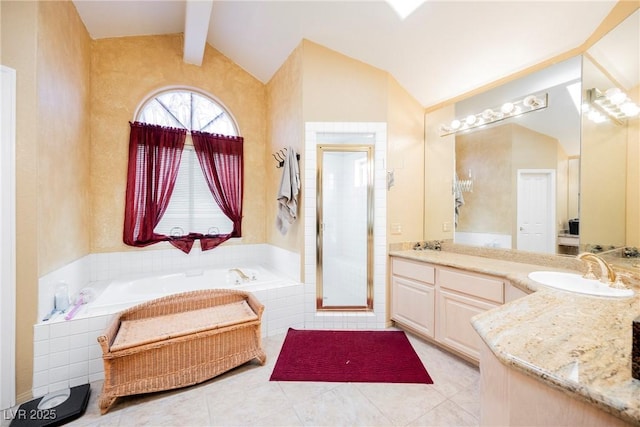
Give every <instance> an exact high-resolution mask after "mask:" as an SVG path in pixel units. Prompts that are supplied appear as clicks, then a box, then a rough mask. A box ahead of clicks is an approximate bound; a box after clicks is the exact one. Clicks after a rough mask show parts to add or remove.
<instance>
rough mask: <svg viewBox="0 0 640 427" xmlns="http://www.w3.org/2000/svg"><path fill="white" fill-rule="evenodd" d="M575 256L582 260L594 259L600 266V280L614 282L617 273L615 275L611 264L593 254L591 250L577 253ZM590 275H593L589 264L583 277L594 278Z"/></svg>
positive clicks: (607, 282) (608, 282)
mask: <svg viewBox="0 0 640 427" xmlns="http://www.w3.org/2000/svg"><path fill="white" fill-rule="evenodd" d="M576 258H577V259H580V260H584V261H589V260H591V261H595V262H596V263H598V265H599V266H600V281H601V282H602V283H606V284H608V285H610V284H612V283H616V280H617V275H616V272H615V271H614V270H613V267H611V265H610V264H609V263H608V262H606V261H605V260H603V259H602V258H600V257H599V256H598V255H596V254H593V253H591V252H582V253H580V254H578V255H577V256H576ZM592 276H593V272H592V271H591V265H589V271H588V272H587V274H585V276H584V277H585V278H586V279H592V278H594V277H592Z"/></svg>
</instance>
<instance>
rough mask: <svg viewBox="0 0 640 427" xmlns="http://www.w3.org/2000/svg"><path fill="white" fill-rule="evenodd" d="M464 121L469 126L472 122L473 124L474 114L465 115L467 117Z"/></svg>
mask: <svg viewBox="0 0 640 427" xmlns="http://www.w3.org/2000/svg"><path fill="white" fill-rule="evenodd" d="M465 122H467V124H468V125H469V126H471V125H472V124H474V123H475V122H476V116H474V115H473V114H469V115H468V116H467V118H466V119H465Z"/></svg>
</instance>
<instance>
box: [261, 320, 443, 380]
mask: <svg viewBox="0 0 640 427" xmlns="http://www.w3.org/2000/svg"><path fill="white" fill-rule="evenodd" d="M271 381H319V382H363V383H421V384H433V380H431V377H430V376H429V373H427V370H426V369H425V368H424V366H423V365H422V362H421V361H420V358H419V357H418V355H417V354H416V352H415V350H414V349H413V347H412V346H411V343H409V340H408V339H407V336H406V335H405V333H404V332H402V331H305V330H295V329H289V331H288V332H287V336H286V337H285V340H284V344H283V345H282V350H280V355H279V356H278V360H277V362H276V366H275V367H274V369H273V372H272V373H271Z"/></svg>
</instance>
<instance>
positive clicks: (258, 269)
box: [84, 266, 293, 316]
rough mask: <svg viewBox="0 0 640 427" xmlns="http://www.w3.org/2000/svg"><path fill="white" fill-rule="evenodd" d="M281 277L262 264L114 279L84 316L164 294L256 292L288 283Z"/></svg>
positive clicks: (114, 310) (290, 282)
mask: <svg viewBox="0 0 640 427" xmlns="http://www.w3.org/2000/svg"><path fill="white" fill-rule="evenodd" d="M292 282H293V281H292V280H289V279H286V278H284V277H283V276H282V275H278V274H276V273H274V272H272V271H270V270H268V269H266V268H264V267H262V266H248V267H247V266H241V267H233V268H207V269H191V270H186V271H183V272H177V273H168V274H159V275H153V276H139V277H132V278H127V279H118V280H113V281H111V282H109V283H107V284H106V286H104V285H103V289H104V290H102V291H98V292H97V294H98V296H97V297H96V298H95V299H94V300H93V301H92V302H90V303H89V304H87V307H86V310H84V311H85V313H86V315H89V316H92V315H102V314H111V313H115V312H118V311H120V310H123V309H125V308H128V307H131V306H133V305H136V304H140V303H142V302H145V301H149V300H152V299H155V298H160V297H163V296H167V295H171V294H177V293H180V292H187V291H195V290H200V289H209V288H224V289H238V290H243V291H249V292H259V291H262V290H266V289H273V288H278V287H283V286H290V285H291V284H292Z"/></svg>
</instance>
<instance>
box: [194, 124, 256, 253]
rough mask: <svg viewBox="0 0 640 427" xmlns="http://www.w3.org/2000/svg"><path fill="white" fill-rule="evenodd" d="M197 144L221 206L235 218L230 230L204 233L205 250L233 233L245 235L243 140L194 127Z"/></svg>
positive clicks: (232, 219)
mask: <svg viewBox="0 0 640 427" xmlns="http://www.w3.org/2000/svg"><path fill="white" fill-rule="evenodd" d="M191 138H192V139H193V147H194V149H195V151H196V155H197V156H198V161H199V162H200V166H201V168H202V172H203V173H204V177H205V179H206V181H207V184H208V185H209V189H210V190H211V194H213V198H214V200H215V201H216V203H217V204H218V206H220V210H222V212H223V213H224V214H225V215H226V216H227V217H228V218H229V219H230V220H231V221H233V230H232V231H231V233H230V234H226V235H218V236H203V237H202V238H201V239H200V245H201V247H202V250H203V251H205V250H208V249H213V248H215V247H216V246H218V245H219V244H221V243H223V242H225V241H227V240H229V239H230V238H232V237H241V236H242V191H243V179H242V176H243V169H244V164H243V142H244V139H243V138H242V137H241V136H226V135H217V134H211V133H205V132H197V131H191Z"/></svg>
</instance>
